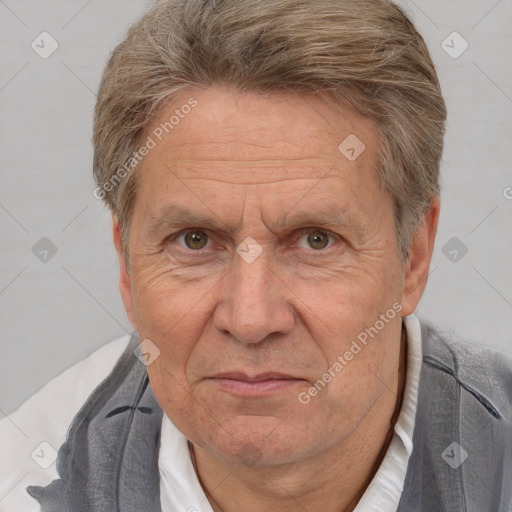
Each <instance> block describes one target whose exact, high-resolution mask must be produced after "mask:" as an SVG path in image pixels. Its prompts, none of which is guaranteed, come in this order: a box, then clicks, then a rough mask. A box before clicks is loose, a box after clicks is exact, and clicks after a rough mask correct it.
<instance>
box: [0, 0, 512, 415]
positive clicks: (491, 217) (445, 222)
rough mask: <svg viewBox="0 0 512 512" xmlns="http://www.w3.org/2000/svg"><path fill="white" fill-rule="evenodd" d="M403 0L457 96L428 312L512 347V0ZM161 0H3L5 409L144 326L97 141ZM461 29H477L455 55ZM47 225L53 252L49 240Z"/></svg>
mask: <svg viewBox="0 0 512 512" xmlns="http://www.w3.org/2000/svg"><path fill="white" fill-rule="evenodd" d="M401 3H402V4H403V5H404V6H405V7H406V9H407V11H408V12H410V13H411V15H412V17H413V19H414V21H415V23H416V24H417V26H418V28H419V29H420V31H421V32H422V34H423V35H424V37H425V38H426V40H427V42H428V44H429V47H430V49H431V52H432V56H433V59H434V61H435V62H436V64H437V67H438V71H439V74H440V78H441V82H442V87H443V92H444V95H445V98H446V101H447V103H448V109H449V121H448V130H447V137H446V150H445V154H444V161H443V165H442V176H443V180H442V183H443V193H442V201H443V208H442V215H441V222H440V227H439V231H438V239H437V243H436V249H435V254H434V258H433V262H432V267H431V276H430V280H429V283H428V286H427V290H426V293H425V295H424V298H423V299H422V302H421V305H420V308H419V310H418V312H417V314H418V316H419V317H420V318H422V319H427V320H430V321H431V322H433V323H435V324H436V325H437V326H440V327H442V328H443V329H444V330H446V331H448V332H450V333H453V334H456V335H458V336H460V337H462V338H466V339H469V340H473V341H476V342H480V343H485V344H487V345H490V346H494V347H498V348H501V349H502V350H504V351H506V352H507V353H509V354H512V338H511V335H510V332H511V330H512V272H511V270H512V269H511V254H512V236H511V234H512V229H511V228H512V215H511V213H512V172H511V169H512V166H511V163H512V150H511V145H512V121H511V120H512V59H511V58H510V50H511V48H512V30H511V27H512V0H499V1H496V0H473V1H468V0H456V1H455V0H451V1H450V2H447V1H446V0H443V1H438V0H425V1H420V0H417V1H416V2H412V1H404V2H401ZM149 4H150V2H149V1H147V0H130V1H126V0H109V1H108V2H100V1H99V0H89V1H84V0H72V1H70V0H67V1H65V2H64V1H63V0H62V1H56V0H53V1H45V2H38V1H37V0H19V1H15V0H5V1H1V0H0V39H1V51H0V57H1V61H0V112H1V120H0V141H1V146H0V147H1V151H0V172H1V188H0V226H1V250H0V271H1V274H0V308H1V313H0V314H1V317H0V322H1V324H0V325H1V331H0V336H1V337H0V350H1V352H0V355H1V357H0V418H1V417H2V415H4V414H8V413H10V412H12V411H13V410H14V409H15V408H16V407H18V406H19V405H20V404H21V403H22V402H23V401H24V400H25V399H26V398H28V397H29V396H31V395H32V394H33V393H34V392H35V391H36V390H38V389H39V388H40V387H41V386H42V385H44V384H45V383H46V382H48V381H49V380H50V379H52V378H53V377H55V376H57V375H58V374H59V373H61V372H62V371H63V370H64V369H66V368H68V367H69V366H71V365H72V364H73V363H75V362H77V361H79V360H80V359H82V358H83V357H85V356H87V355H88V354H90V353H91V352H93V351H94V350H95V349H97V348H98V347H100V346H101V345H103V344H104V343H106V342H108V341H109V340H111V339H113V338H116V337H118V336H121V335H123V334H125V333H127V332H129V331H130V326H129V323H128V320H127V318H126V315H125V313H124V309H123V305H122V302H121V299H120V297H119V292H118V288H117V262H116V258H115V254H114V251H113V248H112V244H111V240H110V238H111V237H110V218H109V214H108V212H107V211H106V210H105V208H104V207H103V205H102V203H101V202H100V201H98V200H97V199H95V198H94V197H93V195H92V190H93V181H92V177H91V162H92V149H91V144H90V140H91V125H92V111H93V108H94V101H95V90H96V89H97V86H98V83H99V79H100V74H101V71H102V68H103V66H104V65H105V63H106V59H107V58H108V56H109V53H110V52H111V51H112V50H113V48H114V47H115V45H116V44H117V43H118V42H120V40H121V39H122V38H123V35H124V33H125V32H126V30H127V28H128V27H129V25H130V24H131V23H133V22H134V21H135V20H136V19H137V18H138V17H139V16H140V15H141V13H142V12H143V11H144V10H145V9H146V8H147V6H149ZM43 31H46V32H48V33H49V34H51V36H52V37H53V38H54V39H55V40H56V41H57V42H58V45H59V46H58V48H57V50H56V51H55V52H54V53H53V54H52V55H51V56H49V57H48V58H47V59H43V58H41V57H40V56H39V55H38V53H36V52H35V51H34V50H33V49H32V48H31V43H32V41H33V40H36V43H37V42H38V41H40V38H39V37H38V36H39V34H41V32H43ZM454 31H456V32H458V33H459V34H460V35H461V36H462V38H463V39H464V40H465V41H467V43H468V44H469V47H468V49H467V50H466V51H465V52H464V53H463V54H462V55H460V56H458V57H457V58H453V57H454V55H455V54H458V53H459V52H460V50H462V49H463V46H462V45H463V44H464V42H463V40H462V39H460V37H459V36H457V35H455V36H453V35H450V34H452V32H454ZM443 41H445V43H444V44H443ZM39 44H40V45H41V43H39ZM49 45H50V43H49V40H46V42H45V49H48V48H49V47H50V46H49ZM443 46H444V48H445V49H446V50H447V51H448V52H449V53H452V56H450V55H449V54H448V53H447V51H445V49H443ZM43 237H46V238H48V239H50V240H51V242H52V243H53V244H54V245H55V246H56V248H57V253H56V254H55V255H53V256H52V253H51V251H50V252H48V254H45V253H44V252H40V251H44V250H48V249H49V246H48V242H45V241H42V242H40V240H41V238H43ZM454 237H455V239H454V240H452V239H453V238H454ZM36 244H38V245H36ZM34 246H36V249H34V252H35V253H36V254H34V252H33V247H34ZM466 249H467V253H465V254H464V252H465V250H466ZM38 251H39V252H38ZM36 255H39V258H38V257H36ZM45 257H46V259H47V261H41V260H40V258H43V260H44V258H45Z"/></svg>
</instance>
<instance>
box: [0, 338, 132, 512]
mask: <svg viewBox="0 0 512 512" xmlns="http://www.w3.org/2000/svg"><path fill="white" fill-rule="evenodd" d="M129 342H130V335H126V336H123V337H121V338H118V339H116V340H114V341H111V342H110V343H107V344H106V345H104V346H102V347H101V348H99V349H98V350H96V351H95V352H94V353H93V354H91V355H90V356H88V357H87V358H85V359H83V360H82V361H80V362H78V363H76V364H75V365H73V366H72V367H71V368H69V369H67V370H66V371H64V372H63V373H62V374H61V375H59V376H58V377H56V378H54V379H53V380H51V381H50V382H49V383H48V384H46V385H45V386H44V387H43V388H42V389H41V390H39V391H38V392H37V393H35V394H34V395H33V396H32V397H30V398H29V399H28V400H27V401H26V402H25V403H24V404H22V405H21V406H20V407H19V408H18V409H17V410H16V411H15V412H13V413H12V414H10V415H8V416H6V417H4V418H2V419H1V420H0V439H1V440H2V442H1V443H0V460H1V461H2V464H1V465H0V499H2V510H5V511H6V512H10V511H13V512H14V511H15V510H24V511H26V512H30V511H32V510H34V511H36V510H39V504H38V503H37V502H36V501H35V500H34V499H33V498H31V497H30V496H29V495H28V494H27V492H26V490H25V489H26V487H27V485H32V484H34V485H47V484H48V483H49V482H51V481H52V480H54V479H55V478H57V477H58V474H57V469H56V465H55V460H56V458H57V452H58V450H59V448H60V447H61V446H62V444H63V443H64V442H65V439H66V434H67V431H68V428H69V426H70V424H71V422H72V421H73V418H74V417H75V416H76V414H77V413H78V411H79V410H80V409H81V408H82V406H83V405H84V403H85V402H86V401H87V399H88V397H89V396H90V395H91V393H93V391H94V390H95V389H96V388H97V387H98V386H99V385H100V384H101V382H103V381H104V379H106V378H107V377H108V376H109V374H110V373H111V372H112V370H113V368H114V367H115V365H116V363H117V361H118V360H119V358H120V357H121V355H122V354H123V352H124V351H125V350H126V348H127V346H128V344H129Z"/></svg>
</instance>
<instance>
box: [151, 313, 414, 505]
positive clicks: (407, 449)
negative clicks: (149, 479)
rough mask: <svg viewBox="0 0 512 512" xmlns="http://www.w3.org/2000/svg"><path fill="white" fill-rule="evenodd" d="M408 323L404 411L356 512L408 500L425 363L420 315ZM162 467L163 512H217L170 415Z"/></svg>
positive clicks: (162, 443)
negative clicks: (405, 491) (408, 475)
mask: <svg viewBox="0 0 512 512" xmlns="http://www.w3.org/2000/svg"><path fill="white" fill-rule="evenodd" d="M404 323H405V329H406V334H407V371H406V381H405V386H404V396H403V402H402V408H401V410H400V414H399V416H398V420H397V422H396V424H395V428H394V434H393V438H392V440H391V443H390V445H389V447H388V449H387V451H386V455H385V456H384V459H383V460H382V463H381V465H380V466H379V469H378V470H377V473H376V474H375V476H374V477H373V479H372V481H371V482H370V485H369V486H368V487H367V489H366V491H365V493H364V494H363V496H362V497H361V499H360V501H359V503H358V504H357V506H356V508H355V509H354V512H396V509H397V508H398V503H399V502H400V497H401V496H402V491H403V487H404V482H405V475H406V473H407V465H408V463H409V457H410V455H411V452H412V435H413V431H414V423H415V420H416V405H417V401H418V386H419V378H420V370H421V359H422V349H421V330H420V323H419V322H418V319H417V318H416V317H415V316H414V315H410V316H407V317H404ZM166 454H168V456H166ZM158 466H159V469H160V501H161V505H162V512H174V511H176V510H183V511H187V512H213V509H212V507H211V505H210V503H209V502H208V499H207V498H206V496H205V494H204V492H203V489H202V488H201V484H200V483H199V480H198V478H197V475H196V472H195V470H194V467H193V465H192V461H191V459H190V453H189V450H188V441H187V438H186V437H185V436H184V435H183V434H182V433H181V432H180V431H179V430H178V429H177V428H176V427H175V426H174V425H173V424H172V422H171V421H170V420H169V418H168V417H167V416H166V415H165V414H164V416H163V420H162V432H161V438H160V453H159V458H158Z"/></svg>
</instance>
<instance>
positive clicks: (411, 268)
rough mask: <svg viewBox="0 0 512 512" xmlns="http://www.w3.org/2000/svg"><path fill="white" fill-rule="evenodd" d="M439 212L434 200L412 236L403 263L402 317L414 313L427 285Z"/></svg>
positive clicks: (439, 204)
mask: <svg viewBox="0 0 512 512" xmlns="http://www.w3.org/2000/svg"><path fill="white" fill-rule="evenodd" d="M440 210H441V203H440V200H439V198H436V199H434V201H432V204H431V205H430V207H429V208H428V209H427V211H426V212H425V215H424V217H423V220H422V222H421V224H420V226H419V227H418V229H417V231H416V232H415V234H414V237H413V240H412V244H411V250H410V252H409V258H408V260H407V262H405V263H404V276H403V290H402V305H403V310H402V314H403V315H404V316H407V315H410V314H412V313H414V310H415V309H416V307H417V305H418V303H419V301H420V299H421V296H422V295H423V291H424V290H425V286H426V285H427V279H428V274H429V268H430V261H431V259H432V252H433V250H434V242H435V238H436V233H437V225H438V222H439V212H440Z"/></svg>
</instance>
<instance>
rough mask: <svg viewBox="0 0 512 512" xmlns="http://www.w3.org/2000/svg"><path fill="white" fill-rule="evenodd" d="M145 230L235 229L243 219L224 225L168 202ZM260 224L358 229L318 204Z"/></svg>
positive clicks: (339, 212)
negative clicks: (315, 207) (317, 206)
mask: <svg viewBox="0 0 512 512" xmlns="http://www.w3.org/2000/svg"><path fill="white" fill-rule="evenodd" d="M149 217H150V218H149V222H148V228H147V231H148V233H149V234H150V235H157V234H158V233H160V232H161V231H162V230H168V229H171V228H173V229H180V228H186V227H198V228H199V227H200V228H205V229H210V230H212V231H221V232H226V233H228V232H237V231H241V230H242V228H243V221H242V219H240V220H239V221H238V222H236V223H232V224H231V223H230V224H226V223H225V222H224V221H222V220H221V219H220V218H219V217H218V216H216V215H215V213H214V212H211V214H202V213H198V212H195V211H193V210H190V209H189V208H188V207H186V206H182V205H168V206H166V207H164V208H162V209H160V210H158V211H157V212H156V213H151V214H150V216H149ZM262 221H263V222H264V224H265V225H266V226H267V228H268V229H269V230H270V231H271V232H275V231H280V230H287V229H296V228H299V227H306V226H316V227H325V228H335V227H341V226H346V227H352V228H357V230H360V229H362V226H361V224H360V222H358V220H357V218H356V216H355V215H353V214H351V213H349V212H348V211H347V209H346V208H344V207H339V206H337V207H334V208H333V207H332V206H322V207H320V208H317V209H315V210H301V209H298V208H293V209H292V210H290V211H288V212H286V213H284V214H283V215H281V216H280V217H279V218H278V219H277V221H275V222H265V220H264V219H262Z"/></svg>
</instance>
